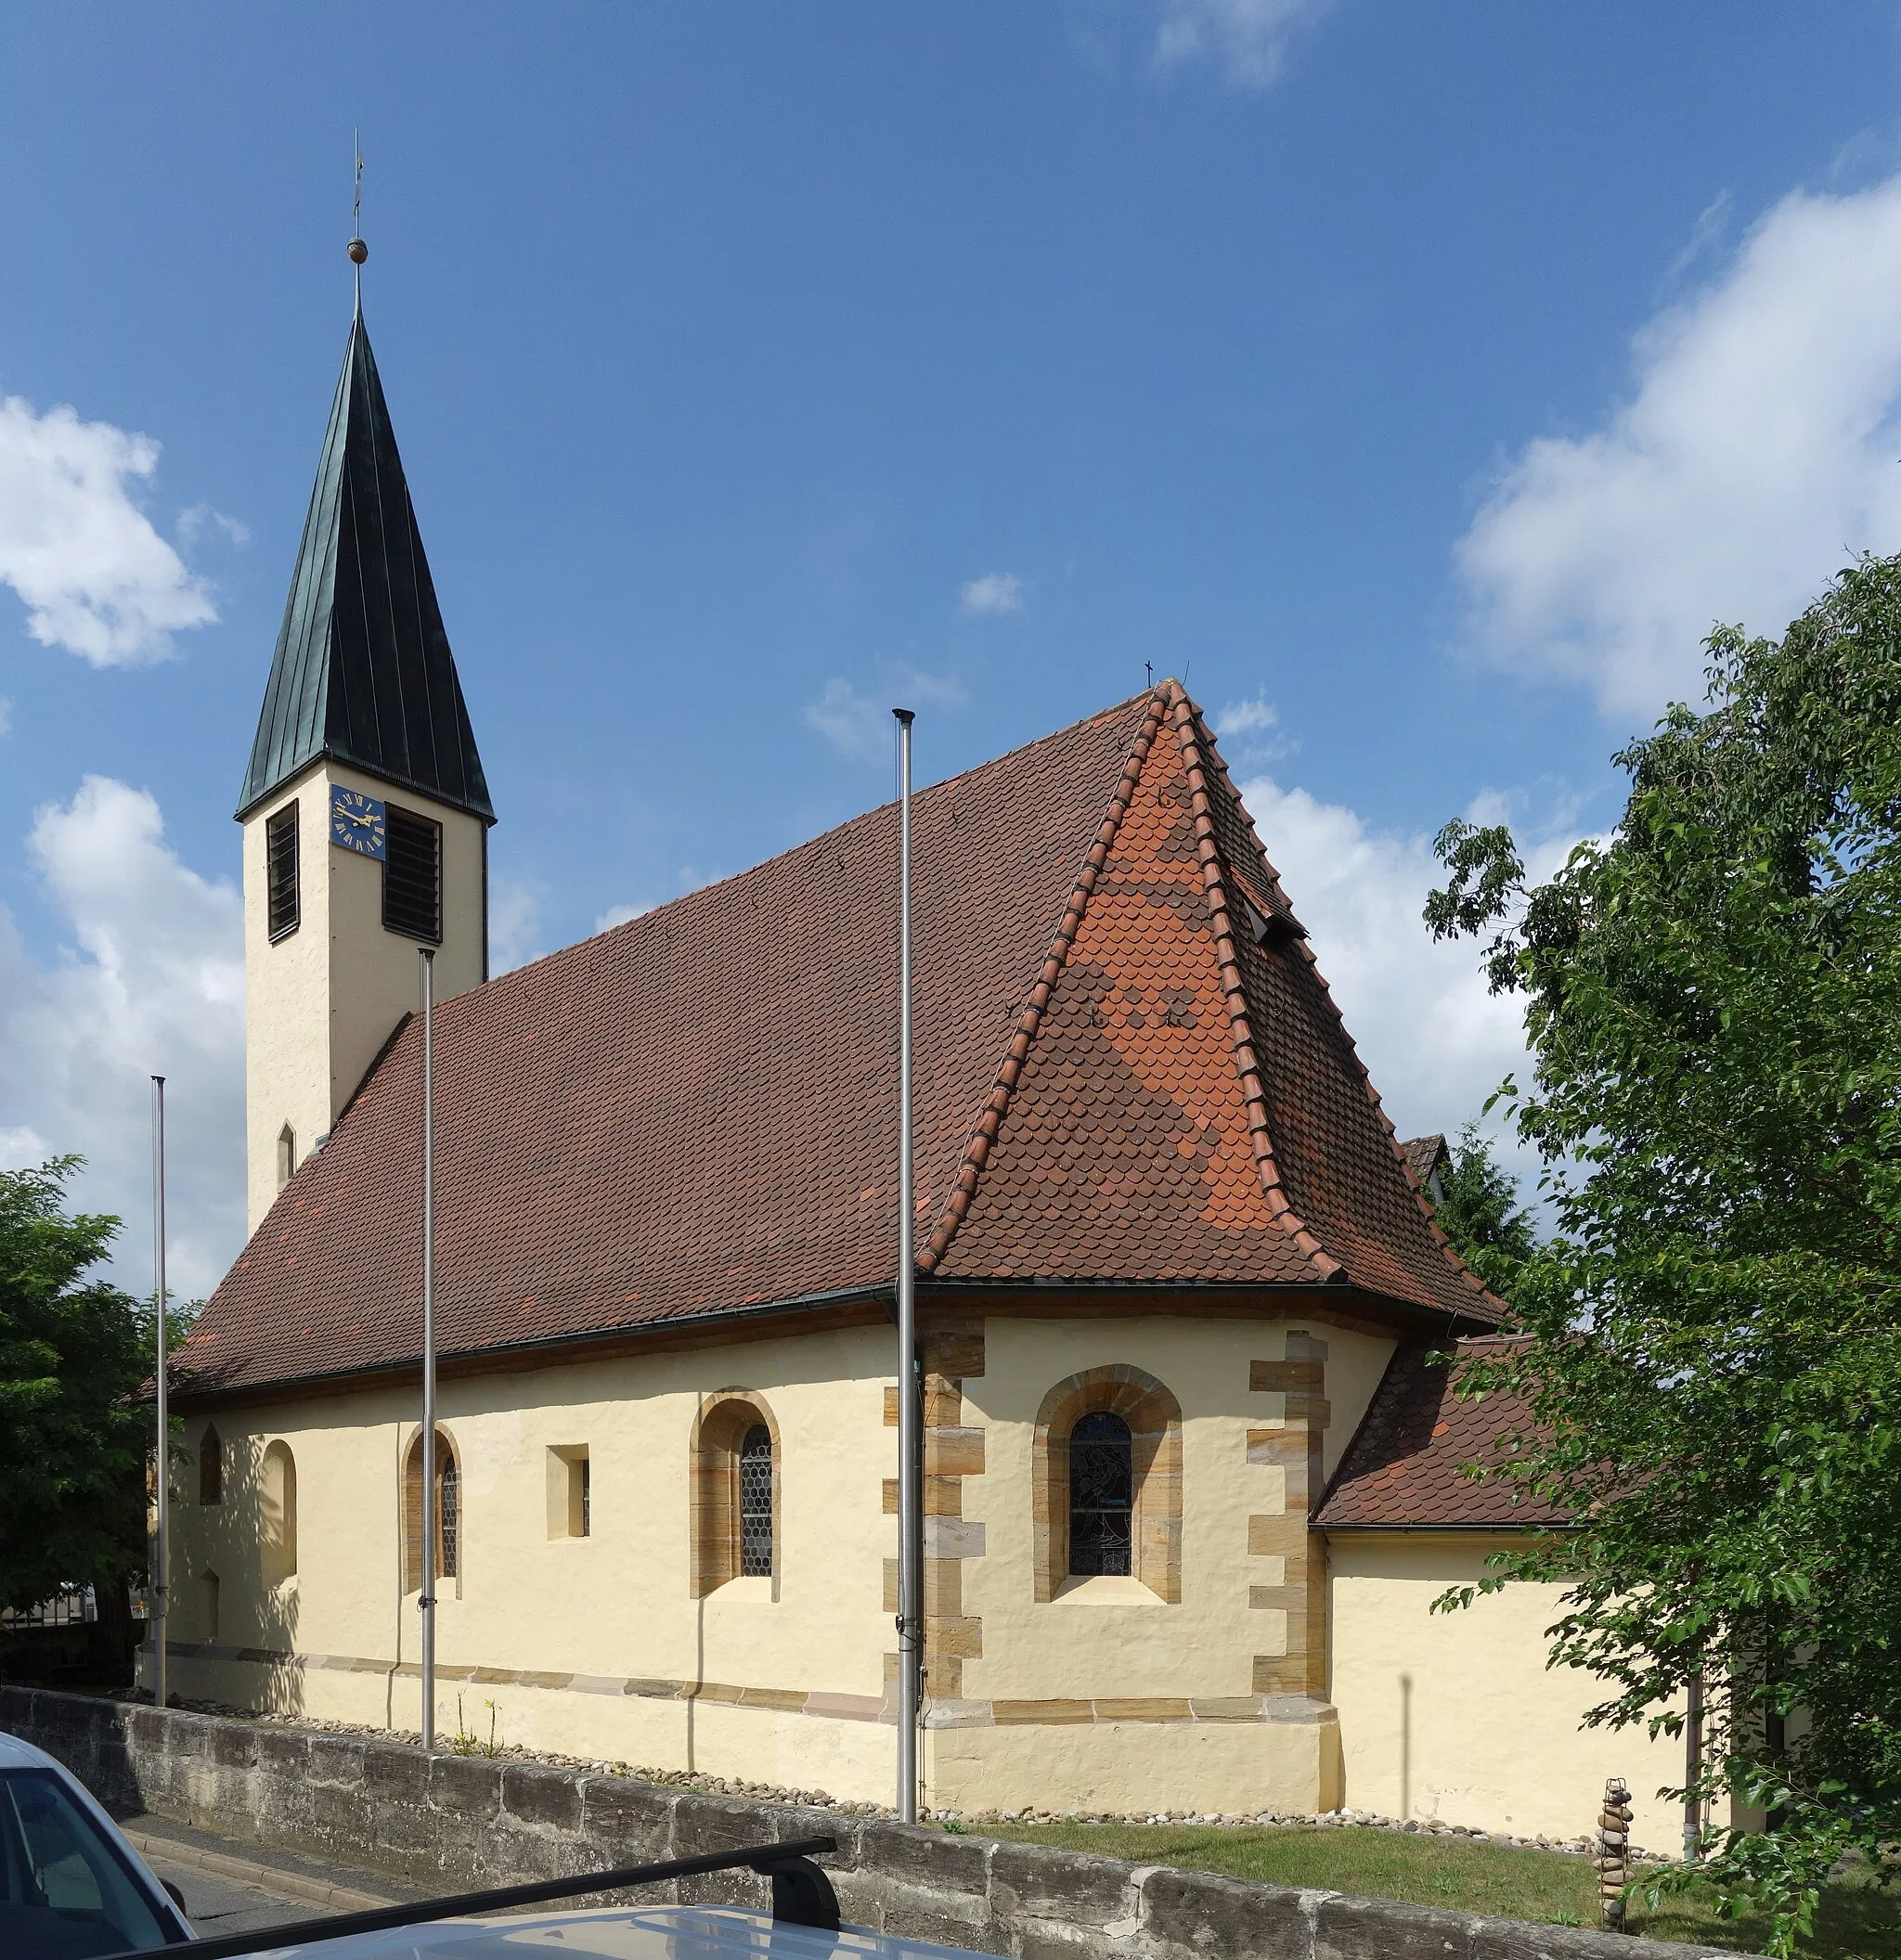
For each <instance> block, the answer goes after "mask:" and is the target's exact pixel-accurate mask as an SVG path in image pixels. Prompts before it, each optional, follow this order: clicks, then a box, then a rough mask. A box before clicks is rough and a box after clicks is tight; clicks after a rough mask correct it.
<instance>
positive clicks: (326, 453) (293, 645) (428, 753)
mask: <svg viewBox="0 0 1901 1960" xmlns="http://www.w3.org/2000/svg"><path fill="white" fill-rule="evenodd" d="M319 756H329V757H331V758H333V759H335V760H336V761H339V762H347V763H350V764H352V765H353V766H354V767H356V768H359V769H362V770H364V771H365V772H366V773H367V774H369V775H371V776H377V777H381V779H382V780H384V781H386V782H389V783H392V784H394V785H395V786H397V787H398V788H402V789H410V790H416V791H419V792H420V793H422V794H423V795H425V796H429V797H432V798H433V799H434V800H435V801H436V802H438V803H444V804H447V805H448V806H450V807H451V808H454V809H459V810H467V811H469V812H470V813H471V814H472V815H473V816H476V817H480V818H482V819H484V820H485V821H486V822H489V823H493V822H494V821H495V811H494V809H493V807H492V806H490V804H489V800H488V783H487V780H486V779H485V777H484V776H483V773H482V758H481V757H480V756H479V755H478V754H476V753H475V736H474V731H473V730H472V729H471V728H470V726H469V711H468V709H467V707H466V706H465V705H464V704H463V701H462V684H461V681H460V679H459V677H458V676H457V673H456V663H455V657H454V656H453V654H451V653H450V651H449V640H448V635H447V633H446V631H445V630H444V628H443V623H442V611H441V608H440V607H439V606H438V605H437V604H436V599H435V585H434V582H433V580H432V579H431V577H430V575H429V561H428V560H427V559H426V558H425V557H424V556H423V553H422V535H421V533H420V531H419V530H418V529H417V527H416V512H415V509H414V507H413V506H412V505H411V503H410V501H409V485H408V484H407V481H406V480H405V478H404V475H403V459H402V458H401V457H400V456H399V455H398V454H397V453H396V436H395V431H394V429H393V428H392V427H391V425H390V411H389V405H388V404H387V403H386V402H385V401H384V400H383V393H382V383H381V380H379V379H378V378H377V372H376V357H375V355H372V354H371V353H370V351H369V334H368V333H367V332H365V331H364V327H363V316H362V315H361V313H358V315H357V316H356V319H355V320H354V321H353V322H352V323H351V326H350V342H349V345H348V347H347V348H346V349H345V350H344V355H343V373H342V375H341V376H339V378H338V380H337V393H336V399H335V401H333V402H332V403H331V405H330V427H329V429H328V430H327V431H326V432H325V433H324V440H323V456H322V458H321V459H320V460H319V462H318V464H317V485H316V487H315V488H314V489H313V490H312V492H311V494H310V509H309V511H308V513H307V514H306V515H305V517H304V536H303V539H302V541H301V542H300V543H299V545H298V547H297V568H296V571H295V572H294V573H293V574H292V575H291V595H290V598H289V600H287V601H286V602H285V606H284V623H283V625H282V626H281V627H280V628H279V630H278V646H277V651H276V653H275V654H274V655H273V657H272V660H271V676H270V681H269V684H268V686H267V687H266V688H265V697H264V710H263V713H262V714H261V715H260V716H258V722H257V735H256V739H255V740H254V741H252V745H251V763H250V767H248V768H247V769H246V770H245V772H244V787H243V790H242V792H241V793H240V794H239V798H238V815H239V818H240V819H241V818H243V817H246V816H248V815H249V814H250V813H251V811H252V810H253V809H254V808H255V807H256V806H258V805H259V804H260V803H262V802H263V801H264V799H265V797H267V796H269V795H271V794H272V793H274V792H275V791H277V790H278V789H280V788H281V787H282V786H283V785H284V784H285V783H287V782H289V781H290V780H291V778H292V777H293V776H296V775H298V774H299V773H300V772H301V771H302V770H304V768H306V767H309V765H310V764H311V763H313V762H315V761H316V760H317V758H318V757H319Z"/></svg>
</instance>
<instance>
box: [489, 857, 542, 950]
mask: <svg viewBox="0 0 1901 1960" xmlns="http://www.w3.org/2000/svg"><path fill="white" fill-rule="evenodd" d="M544 896H545V889H544V887H543V886H542V885H541V884H540V883H538V882H537V881H536V880H534V879H529V878H511V877H508V876H506V875H504V874H501V873H498V874H497V875H495V876H494V877H492V878H490V880H489V881H488V970H489V972H490V973H491V974H511V973H513V972H514V970H515V968H516V967H518V966H526V965H527V964H528V963H529V962H530V961H534V960H539V959H540V958H541V956H542V955H543V954H544V953H546V952H547V951H548V948H547V947H546V946H544V945H542V944H541V902H542V899H543V897H544Z"/></svg>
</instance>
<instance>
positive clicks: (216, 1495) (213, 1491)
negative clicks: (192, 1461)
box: [198, 1423, 225, 1504]
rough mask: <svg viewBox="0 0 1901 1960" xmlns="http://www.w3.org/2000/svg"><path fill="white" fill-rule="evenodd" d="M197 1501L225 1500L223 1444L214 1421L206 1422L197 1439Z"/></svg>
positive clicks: (214, 1502) (218, 1501) (212, 1502)
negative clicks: (202, 1431)
mask: <svg viewBox="0 0 1901 1960" xmlns="http://www.w3.org/2000/svg"><path fill="white" fill-rule="evenodd" d="M198 1501H199V1502H200V1503H201V1504H222V1503H223V1502H225V1445H224V1440H223V1438H220V1436H219V1435H218V1425H216V1424H215V1423H207V1424H206V1425H204V1434H203V1435H202V1436H200V1438H199V1439H198Z"/></svg>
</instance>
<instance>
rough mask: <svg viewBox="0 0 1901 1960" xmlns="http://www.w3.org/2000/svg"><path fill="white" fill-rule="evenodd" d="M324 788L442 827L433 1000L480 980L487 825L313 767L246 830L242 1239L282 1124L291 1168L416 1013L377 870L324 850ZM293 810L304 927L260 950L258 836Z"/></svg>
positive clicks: (265, 934) (345, 773) (357, 858)
mask: <svg viewBox="0 0 1901 1960" xmlns="http://www.w3.org/2000/svg"><path fill="white" fill-rule="evenodd" d="M332 783H338V784H341V785H343V787H344V788H346V789H353V790H360V791H362V792H363V793H365V794H366V795H369V796H375V797H378V798H381V800H383V801H385V802H394V803H398V804H401V805H403V806H405V807H406V808H409V809H413V810H416V811H418V812H419V813H420V814H421V815H423V816H427V817H431V818H433V819H435V820H436V821H437V822H439V823H440V824H441V825H442V827H443V895H442V896H443V943H442V946H441V948H440V949H439V950H438V952H437V954H436V961H435V991H436V998H437V999H439V1000H446V999H449V998H450V997H451V996H452V995H455V994H459V993H463V992H465V991H466V990H467V989H468V988H470V987H472V986H476V985H477V984H478V983H479V982H480V981H481V979H482V977H483V971H484V966H485V959H486V948H485V935H486V919H485V891H484V884H485V877H486V872H485V864H484V848H485V843H484V836H483V826H482V825H481V823H480V822H479V821H478V820H477V819H475V818H473V817H470V816H468V815H466V814H464V813H463V812H461V811H459V810H451V809H446V808H445V807H444V806H442V805H440V804H435V803H432V802H431V801H430V800H429V799H428V798H427V797H424V796H420V795H417V794H414V793H411V792H409V791H407V790H396V789H393V788H391V786H390V785H389V784H387V783H384V782H380V781H378V780H376V779H375V778H374V777H370V776H366V775H364V774H363V773H362V772H361V771H360V770H356V769H351V768H347V767H343V765H342V764H338V763H332V762H320V763H317V764H314V765H313V766H312V767H310V768H308V769H306V770H305V771H304V774H303V775H302V776H301V777H299V778H298V779H297V780H296V781H295V782H294V783H292V784H291V785H290V786H289V787H288V788H287V789H286V790H284V791H283V792H282V793H280V794H278V795H277V796H274V797H272V798H270V799H269V800H268V801H267V802H266V803H265V804H264V805H263V806H260V808H259V809H258V810H257V812H256V813H255V815H253V816H252V817H251V818H250V819H247V820H246V822H245V825H244V845H243V849H244V980H245V1044H244V1056H245V1113H246V1114H245V1141H246V1167H247V1168H246V1193H247V1198H248V1216H249V1222H250V1228H251V1229H252V1231H255V1230H256V1228H257V1223H258V1220H259V1219H262V1218H263V1217H264V1215H265V1212H266V1211H267V1210H269V1208H270V1206H271V1202H272V1200H273V1199H275V1198H276V1196H277V1194H278V1134H279V1132H280V1131H281V1130H282V1128H283V1127H284V1125H285V1124H286V1123H289V1124H290V1125H291V1130H292V1132H293V1133H294V1136H295V1140H296V1154H297V1157H298V1161H299V1162H302V1160H303V1159H304V1157H305V1156H307V1155H308V1154H309V1153H310V1151H311V1149H312V1147H313V1146H314V1144H315V1143H316V1141H317V1138H318V1137H319V1136H322V1135H325V1134H326V1133H327V1132H328V1131H329V1129H330V1125H331V1124H332V1123H333V1122H334V1121H335V1119H336V1115H337V1113H338V1111H339V1110H341V1109H342V1108H343V1104H344V1103H345V1102H347V1101H348V1100H349V1098H350V1096H351V1095H352V1094H353V1093H354V1092H355V1091H356V1087H357V1085H358V1084H359V1083H360V1082H361V1081H362V1079H363V1077H364V1074H365V1072H366V1071H367V1070H368V1069H369V1064H370V1063H371V1062H373V1061H374V1060H375V1059H376V1054H377V1051H378V1050H379V1049H381V1046H382V1044H383V1043H384V1042H385V1041H386V1040H387V1039H388V1038H389V1035H390V1030H391V1029H392V1028H393V1027H394V1026H395V1025H396V1023H397V1022H398V1021H399V1020H400V1019H401V1018H402V1016H403V1015H404V1014H405V1013H407V1012H409V1011H410V1010H411V1009H412V1008H414V1007H415V1006H416V1005H417V1002H418V999H419V998H420V985H419V978H418V969H417V942H416V941H415V940H413V939H407V938H405V937H403V935H400V934H397V933H391V932H387V931H385V930H384V928H383V923H382V866H381V864H380V863H378V862H377V861H376V860H375V859H374V858H365V857H363V856H361V855H360V854H358V853H357V852H355V851H346V850H341V849H339V848H338V847H337V846H335V845H332V844H331V843H330V786H331V784H332ZM292 802H294V803H295V804H296V805H297V806H298V817H297V824H298V860H299V896H300V901H301V904H300V919H299V923H298V927H297V930H296V931H295V932H294V933H291V934H290V935H288V936H287V937H285V938H283V939H281V940H279V941H278V944H277V945H275V946H273V945H272V944H271V943H270V934H269V916H268V909H267V904H266V898H267V891H266V880H265V825H266V823H267V822H268V820H269V819H270V818H272V817H273V816H275V815H276V814H277V813H278V811H279V810H280V809H282V808H283V807H284V806H286V805H287V804H289V803H292Z"/></svg>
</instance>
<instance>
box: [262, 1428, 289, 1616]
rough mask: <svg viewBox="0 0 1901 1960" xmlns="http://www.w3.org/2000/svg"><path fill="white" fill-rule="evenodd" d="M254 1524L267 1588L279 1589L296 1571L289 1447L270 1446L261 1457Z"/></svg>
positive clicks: (283, 1445)
mask: <svg viewBox="0 0 1901 1960" xmlns="http://www.w3.org/2000/svg"><path fill="white" fill-rule="evenodd" d="M262 1481H263V1489H262V1491H261V1493H260V1496H261V1500H262V1502H261V1503H260V1506H259V1517H258V1524H259V1527H260V1528H261V1533H262V1537H263V1545H262V1548H261V1550H262V1554H263V1557H262V1563H263V1566H264V1580H265V1585H267V1586H277V1585H281V1584H282V1583H283V1582H284V1580H287V1579H289V1578H291V1576H292V1575H293V1574H294V1573H295V1572H296V1570H297V1459H296V1458H295V1457H293V1456H292V1455H291V1446H290V1444H289V1443H283V1442H278V1443H273V1444H272V1445H271V1446H270V1448H269V1449H267V1450H266V1451H265V1453H264V1476H263V1480H262Z"/></svg>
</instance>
